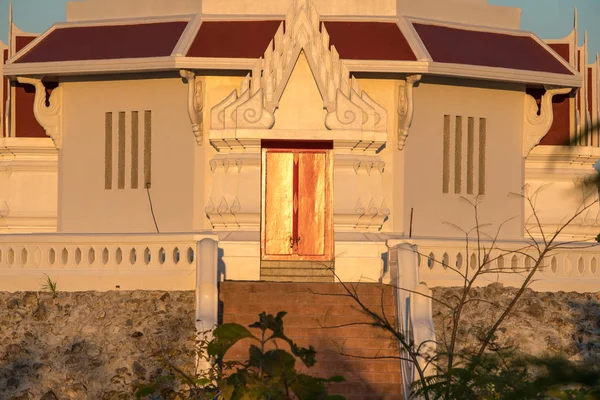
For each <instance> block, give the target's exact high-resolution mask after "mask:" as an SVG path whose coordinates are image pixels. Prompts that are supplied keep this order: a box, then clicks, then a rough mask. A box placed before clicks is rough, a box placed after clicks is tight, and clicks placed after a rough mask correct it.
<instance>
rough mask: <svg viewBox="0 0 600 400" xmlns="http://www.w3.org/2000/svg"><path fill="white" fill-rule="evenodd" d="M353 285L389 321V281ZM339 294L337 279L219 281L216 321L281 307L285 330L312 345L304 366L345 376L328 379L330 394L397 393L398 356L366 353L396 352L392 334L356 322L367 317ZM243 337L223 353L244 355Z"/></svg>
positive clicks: (246, 318)
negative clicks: (311, 359) (312, 357)
mask: <svg viewBox="0 0 600 400" xmlns="http://www.w3.org/2000/svg"><path fill="white" fill-rule="evenodd" d="M356 290H357V293H358V295H359V296H360V299H361V301H363V302H364V303H365V304H366V305H368V306H369V307H370V308H371V309H372V310H374V311H377V312H378V313H381V312H382V310H383V312H385V315H386V317H387V318H388V319H389V320H390V321H394V320H395V307H394V298H393V291H392V288H391V287H386V286H384V285H379V284H366V283H362V284H360V285H358V287H357V289H356ZM344 294H346V291H345V289H344V288H343V287H342V285H341V284H339V283H283V282H240V281H225V282H222V283H221V285H220V300H221V302H222V321H223V322H224V323H227V322H236V323H239V324H242V325H245V326H247V325H249V324H251V323H253V322H254V321H256V320H257V318H258V314H259V313H260V312H262V311H265V312H267V313H270V314H276V313H277V312H278V311H287V315H286V316H285V317H284V318H283V321H284V328H285V333H286V335H288V336H289V337H290V338H292V339H293V340H294V341H296V342H297V343H298V345H301V346H308V345H313V346H314V347H315V349H316V351H317V363H316V365H315V366H314V367H312V368H310V369H305V370H304V372H307V373H309V374H310V375H313V376H320V377H330V376H332V375H342V376H343V377H344V378H345V380H346V381H345V382H343V383H334V384H330V386H329V391H330V394H341V395H343V396H345V397H346V399H348V400H358V399H373V400H374V399H382V400H384V399H385V400H391V399H401V398H402V395H401V389H402V383H401V376H400V361H399V360H397V359H389V358H387V359H386V358H379V359H373V358H372V357H389V356H396V357H397V356H398V355H399V353H398V346H397V344H396V342H395V340H394V339H393V338H392V336H391V335H390V334H389V333H387V332H384V331H383V330H381V329H378V328H374V327H371V326H369V325H364V324H360V323H361V322H362V323H364V322H369V319H368V318H367V317H366V316H365V315H364V314H363V313H362V312H360V311H359V310H358V308H357V305H356V304H355V302H354V300H353V299H352V298H350V297H349V296H345V295H344ZM382 302H383V304H382ZM357 323H358V324H357ZM249 343H250V342H249V341H241V342H239V343H238V344H237V345H236V346H235V347H234V348H232V349H231V350H230V352H229V353H228V355H229V358H230V359H232V360H233V359H235V360H245V359H247V356H248V345H249ZM284 348H286V347H284ZM286 349H287V348H286ZM342 353H344V354H346V355H344V354H342ZM300 365H302V364H301V362H300V361H298V364H297V366H300Z"/></svg>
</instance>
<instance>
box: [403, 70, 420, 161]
mask: <svg viewBox="0 0 600 400" xmlns="http://www.w3.org/2000/svg"><path fill="white" fill-rule="evenodd" d="M421 77H422V76H421V75H408V76H407V77H406V82H403V83H401V84H400V87H399V91H398V150H402V149H404V145H405V144H406V139H407V138H408V131H409V129H410V126H411V124H412V120H413V115H414V97H413V89H414V86H415V83H417V82H419V81H420V80H421Z"/></svg>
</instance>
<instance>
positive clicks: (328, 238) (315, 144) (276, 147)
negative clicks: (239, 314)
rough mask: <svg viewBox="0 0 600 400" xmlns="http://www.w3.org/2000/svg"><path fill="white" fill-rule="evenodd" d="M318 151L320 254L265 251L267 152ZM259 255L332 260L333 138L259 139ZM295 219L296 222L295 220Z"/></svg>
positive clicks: (274, 258)
mask: <svg viewBox="0 0 600 400" xmlns="http://www.w3.org/2000/svg"><path fill="white" fill-rule="evenodd" d="M269 151H275V152H293V151H300V152H302V151H305V152H311V151H318V152H323V151H324V152H325V221H324V222H325V223H324V227H325V233H324V235H325V238H324V244H325V248H324V253H323V255H299V254H291V255H273V254H265V248H266V246H265V244H266V230H265V227H266V206H267V205H266V201H265V199H266V190H267V179H266V178H267V174H266V161H267V152H269ZM260 210H261V213H260V256H261V261H332V260H333V247H334V243H333V141H332V140H318V141H312V140H311V141H309V140H264V139H263V140H261V190H260ZM296 223H297V222H296Z"/></svg>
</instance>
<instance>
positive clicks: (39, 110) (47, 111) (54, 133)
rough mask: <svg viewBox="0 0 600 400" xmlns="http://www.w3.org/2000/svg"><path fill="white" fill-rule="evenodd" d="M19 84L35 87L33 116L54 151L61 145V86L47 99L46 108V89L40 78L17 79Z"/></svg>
mask: <svg viewBox="0 0 600 400" xmlns="http://www.w3.org/2000/svg"><path fill="white" fill-rule="evenodd" d="M17 80H18V81H19V83H24V84H28V85H32V86H33V87H35V98H34V101H33V114H34V115H35V119H36V120H37V122H38V123H39V124H40V125H41V126H42V128H44V130H45V131H46V135H48V136H49V137H50V138H51V139H52V141H53V142H54V146H55V147H56V149H60V148H61V145H62V92H63V91H62V86H60V85H59V86H58V87H57V88H56V89H54V90H53V91H52V93H51V95H50V97H49V99H48V102H49V105H48V106H46V87H45V86H44V83H43V82H42V79H41V78H26V77H18V78H17Z"/></svg>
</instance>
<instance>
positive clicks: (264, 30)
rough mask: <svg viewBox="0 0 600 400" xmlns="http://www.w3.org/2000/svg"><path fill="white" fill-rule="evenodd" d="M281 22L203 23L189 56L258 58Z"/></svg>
mask: <svg viewBox="0 0 600 400" xmlns="http://www.w3.org/2000/svg"><path fill="white" fill-rule="evenodd" d="M281 22H282V21H205V22H202V25H200V30H199V31H198V34H197V35H196V37H195V38H194V41H193V42H192V45H191V46H190V49H189V50H188V53H187V56H188V57H216V58H259V57H262V56H263V54H264V52H265V50H266V49H267V46H268V45H269V42H270V41H271V40H272V39H273V37H274V36H275V32H277V29H278V28H279V25H281Z"/></svg>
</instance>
